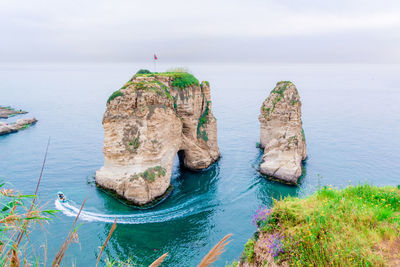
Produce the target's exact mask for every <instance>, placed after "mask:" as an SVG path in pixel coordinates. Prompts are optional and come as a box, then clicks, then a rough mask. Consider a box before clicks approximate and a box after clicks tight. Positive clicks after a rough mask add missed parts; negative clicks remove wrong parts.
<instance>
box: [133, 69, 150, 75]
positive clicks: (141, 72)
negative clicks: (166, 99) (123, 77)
mask: <svg viewBox="0 0 400 267" xmlns="http://www.w3.org/2000/svg"><path fill="white" fill-rule="evenodd" d="M136 74H151V71H149V70H146V69H140V70H138V71H137V72H136Z"/></svg>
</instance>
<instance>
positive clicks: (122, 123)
mask: <svg viewBox="0 0 400 267" xmlns="http://www.w3.org/2000/svg"><path fill="white" fill-rule="evenodd" d="M103 126H104V148H103V152H104V166H103V167H102V168H101V169H100V170H98V171H97V172H96V183H97V184H98V185H99V186H101V187H103V188H106V189H110V190H112V191H115V192H116V193H117V194H118V195H119V196H121V197H123V198H125V199H126V200H128V201H130V202H133V203H135V204H137V205H144V204H147V203H149V202H152V201H154V200H155V199H157V198H159V197H161V196H163V195H164V194H165V193H166V192H167V190H168V189H169V187H170V179H171V168H172V164H173V161H174V157H175V156H176V154H177V153H178V156H179V158H180V161H181V164H183V165H184V166H185V167H187V168H189V169H192V170H200V169H204V168H207V167H208V166H210V165H211V164H212V163H214V162H215V161H216V160H217V159H218V158H219V155H220V153H219V149H218V145H217V124H216V120H215V118H214V116H213V114H212V108H211V96H210V87H209V84H208V82H202V83H201V84H200V83H199V82H198V80H197V79H196V78H195V77H194V76H193V75H191V74H189V73H157V74H153V73H150V74H136V75H135V76H134V77H133V78H132V79H131V80H130V81H128V82H127V83H126V84H125V85H124V86H123V87H122V88H121V89H120V90H118V91H116V92H114V93H113V94H112V95H111V96H110V98H109V100H108V102H107V109H106V112H105V114H104V117H103Z"/></svg>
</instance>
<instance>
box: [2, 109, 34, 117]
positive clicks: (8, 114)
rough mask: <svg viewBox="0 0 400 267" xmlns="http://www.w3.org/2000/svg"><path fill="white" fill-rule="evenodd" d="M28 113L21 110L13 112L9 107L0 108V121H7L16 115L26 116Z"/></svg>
mask: <svg viewBox="0 0 400 267" xmlns="http://www.w3.org/2000/svg"><path fill="white" fill-rule="evenodd" d="M26 113H28V112H26V111H23V110H15V109H13V108H11V107H0V119H7V118H9V117H12V116H15V115H18V114H26Z"/></svg>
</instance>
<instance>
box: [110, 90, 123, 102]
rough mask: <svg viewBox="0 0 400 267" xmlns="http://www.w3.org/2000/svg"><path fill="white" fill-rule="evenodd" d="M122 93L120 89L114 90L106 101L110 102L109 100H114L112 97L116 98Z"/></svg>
mask: <svg viewBox="0 0 400 267" xmlns="http://www.w3.org/2000/svg"><path fill="white" fill-rule="evenodd" d="M123 95H124V94H123V93H122V92H121V91H120V90H117V91H115V92H114V93H112V94H111V95H110V97H109V98H108V100H107V103H110V101H111V100H114V98H116V97H118V96H123Z"/></svg>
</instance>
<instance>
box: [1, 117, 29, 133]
mask: <svg viewBox="0 0 400 267" xmlns="http://www.w3.org/2000/svg"><path fill="white" fill-rule="evenodd" d="M36 122H37V120H36V119H35V118H29V119H19V120H17V121H16V122H15V123H6V122H0V135H4V134H9V133H14V132H17V131H19V130H22V129H26V128H28V127H29V126H30V125H32V124H34V123H36Z"/></svg>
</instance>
